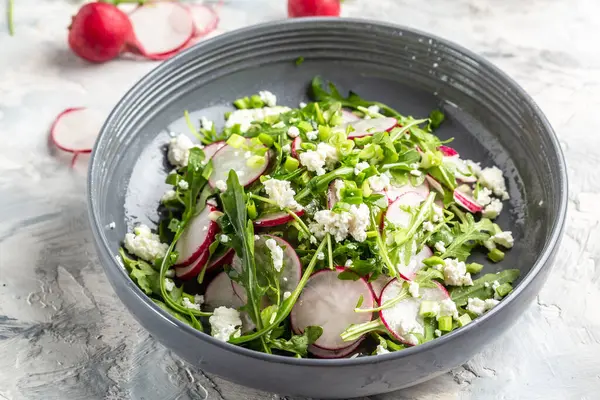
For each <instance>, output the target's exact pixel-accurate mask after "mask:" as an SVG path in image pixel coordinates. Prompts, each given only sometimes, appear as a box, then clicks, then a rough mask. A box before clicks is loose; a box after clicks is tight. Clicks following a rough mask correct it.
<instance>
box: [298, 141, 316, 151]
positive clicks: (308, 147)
mask: <svg viewBox="0 0 600 400" xmlns="http://www.w3.org/2000/svg"><path fill="white" fill-rule="evenodd" d="M300 147H301V148H302V149H303V150H316V149H317V146H315V145H314V144H312V143H302V144H301V145H300Z"/></svg>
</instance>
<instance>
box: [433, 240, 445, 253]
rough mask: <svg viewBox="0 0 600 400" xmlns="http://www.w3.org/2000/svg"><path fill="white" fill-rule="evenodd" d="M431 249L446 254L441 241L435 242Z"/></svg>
mask: <svg viewBox="0 0 600 400" xmlns="http://www.w3.org/2000/svg"><path fill="white" fill-rule="evenodd" d="M433 247H434V248H435V249H436V250H437V251H438V252H440V253H445V252H446V246H445V245H444V242H442V241H441V240H439V241H437V242H435V244H434V245H433Z"/></svg>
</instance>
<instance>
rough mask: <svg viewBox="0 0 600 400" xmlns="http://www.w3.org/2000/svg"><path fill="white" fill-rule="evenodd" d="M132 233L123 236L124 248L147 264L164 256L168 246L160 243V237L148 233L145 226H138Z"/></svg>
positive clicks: (148, 229) (148, 230)
mask: <svg viewBox="0 0 600 400" xmlns="http://www.w3.org/2000/svg"><path fill="white" fill-rule="evenodd" d="M133 232H134V233H127V234H125V248H126V249H127V251H129V252H130V253H131V254H134V255H136V256H138V257H139V258H141V259H142V260H146V261H149V262H153V261H154V260H156V259H157V258H162V257H164V256H165V254H166V252H167V249H168V248H169V245H168V244H165V243H161V242H160V237H159V236H158V235H157V234H154V233H152V232H151V231H150V228H148V227H147V226H146V225H140V226H138V227H136V228H135V229H134V230H133Z"/></svg>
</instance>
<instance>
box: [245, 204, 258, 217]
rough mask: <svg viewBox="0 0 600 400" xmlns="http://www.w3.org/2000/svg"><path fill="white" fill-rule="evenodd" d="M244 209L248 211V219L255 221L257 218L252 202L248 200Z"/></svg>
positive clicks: (254, 205)
mask: <svg viewBox="0 0 600 400" xmlns="http://www.w3.org/2000/svg"><path fill="white" fill-rule="evenodd" d="M246 209H247V210H248V218H250V219H256V217H258V212H257V211H256V204H254V202H253V201H252V200H249V201H248V203H247V204H246Z"/></svg>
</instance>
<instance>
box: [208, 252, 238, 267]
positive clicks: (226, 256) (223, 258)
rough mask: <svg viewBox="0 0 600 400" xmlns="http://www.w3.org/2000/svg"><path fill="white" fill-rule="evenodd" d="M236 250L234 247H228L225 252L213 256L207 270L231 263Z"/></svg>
mask: <svg viewBox="0 0 600 400" xmlns="http://www.w3.org/2000/svg"><path fill="white" fill-rule="evenodd" d="M234 254H235V251H234V250H233V249H227V250H226V251H225V252H224V253H223V254H219V255H216V257H214V258H211V260H210V262H209V263H208V267H207V271H208V270H212V269H215V268H218V267H220V266H222V265H228V264H229V265H231V261H232V260H233V256H234Z"/></svg>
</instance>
